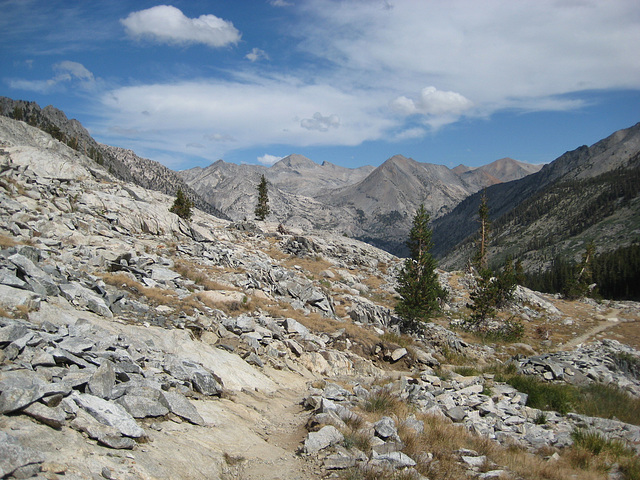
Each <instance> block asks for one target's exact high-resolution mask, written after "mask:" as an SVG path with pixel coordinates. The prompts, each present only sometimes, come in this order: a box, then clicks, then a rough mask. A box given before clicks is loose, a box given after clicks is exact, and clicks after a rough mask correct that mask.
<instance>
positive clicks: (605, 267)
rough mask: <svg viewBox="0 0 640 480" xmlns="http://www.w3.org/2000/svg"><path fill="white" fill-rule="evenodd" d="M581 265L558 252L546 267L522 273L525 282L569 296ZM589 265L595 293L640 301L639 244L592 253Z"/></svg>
mask: <svg viewBox="0 0 640 480" xmlns="http://www.w3.org/2000/svg"><path fill="white" fill-rule="evenodd" d="M580 268H581V263H577V262H575V261H574V260H570V259H567V258H565V257H562V256H560V255H558V256H556V258H554V259H553V262H552V263H551V266H550V267H549V268H548V269H547V270H545V271H538V272H534V273H527V274H525V275H524V285H525V286H526V287H528V288H531V289H532V290H537V291H540V292H546V293H560V294H562V295H564V296H568V297H572V296H573V295H572V283H573V282H574V281H575V280H574V279H575V278H576V276H577V275H578V273H579V272H580ZM590 268H591V280H592V284H595V288H596V290H595V291H594V292H593V293H594V294H595V295H599V296H602V297H604V298H608V299H612V300H640V244H633V245H629V246H626V247H620V248H618V249H616V250H613V251H611V252H605V253H601V254H599V255H595V256H594V257H593V261H592V264H591V266H590Z"/></svg>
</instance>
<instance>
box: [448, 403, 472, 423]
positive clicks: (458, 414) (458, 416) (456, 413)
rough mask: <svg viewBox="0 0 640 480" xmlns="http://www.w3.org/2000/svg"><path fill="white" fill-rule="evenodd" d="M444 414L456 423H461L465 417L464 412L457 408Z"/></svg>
mask: <svg viewBox="0 0 640 480" xmlns="http://www.w3.org/2000/svg"><path fill="white" fill-rule="evenodd" d="M445 414H446V415H447V417H449V418H450V419H451V420H453V421H454V422H456V423H459V422H462V421H463V420H464V418H465V417H466V416H467V414H466V412H465V411H464V410H463V409H462V408H461V407H458V406H456V407H453V408H450V409H448V410H446V411H445Z"/></svg>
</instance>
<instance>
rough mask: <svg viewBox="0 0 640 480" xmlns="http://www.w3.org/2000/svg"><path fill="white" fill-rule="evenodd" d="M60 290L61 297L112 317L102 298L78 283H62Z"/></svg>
mask: <svg viewBox="0 0 640 480" xmlns="http://www.w3.org/2000/svg"><path fill="white" fill-rule="evenodd" d="M60 291H61V292H62V296H63V297H65V298H66V299H67V300H69V301H70V302H72V303H74V304H76V305H78V306H80V307H84V308H87V309H88V310H90V311H92V312H93V313H97V314H98V315H102V316H104V317H107V318H111V317H113V313H112V312H111V310H109V307H108V306H107V303H106V302H105V301H104V299H103V298H102V297H100V296H99V295H97V294H96V293H94V292H93V291H91V290H89V289H88V288H86V287H83V286H82V285H80V284H79V283H76V282H73V283H64V284H62V285H60Z"/></svg>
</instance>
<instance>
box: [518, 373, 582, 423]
mask: <svg viewBox="0 0 640 480" xmlns="http://www.w3.org/2000/svg"><path fill="white" fill-rule="evenodd" d="M508 383H509V385H511V386H512V387H513V388H515V389H516V390H518V391H520V392H523V393H526V394H527V395H528V396H529V398H528V400H527V405H528V406H529V407H532V408H537V409H539V410H554V411H556V412H558V413H560V414H562V415H564V414H566V413H568V412H569V411H571V410H572V409H573V407H574V405H575V403H576V399H577V397H578V392H577V389H576V388H575V387H573V386H571V385H566V384H556V383H546V382H544V381H542V380H539V379H538V378H536V377H531V376H526V375H515V376H513V377H511V378H509V379H508Z"/></svg>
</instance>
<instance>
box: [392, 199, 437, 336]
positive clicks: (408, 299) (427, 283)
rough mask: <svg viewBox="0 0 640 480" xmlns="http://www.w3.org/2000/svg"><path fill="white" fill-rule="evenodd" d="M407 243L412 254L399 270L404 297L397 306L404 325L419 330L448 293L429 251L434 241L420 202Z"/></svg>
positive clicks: (399, 283) (399, 291)
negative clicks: (439, 300) (443, 287)
mask: <svg viewBox="0 0 640 480" xmlns="http://www.w3.org/2000/svg"><path fill="white" fill-rule="evenodd" d="M407 246H408V247H409V252H410V257H409V258H407V259H406V260H405V261H404V265H403V267H402V269H401V270H400V272H399V274H398V278H397V280H398V288H397V291H398V294H399V295H400V297H401V299H400V301H399V302H398V304H397V305H396V309H395V310H396V313H397V314H398V315H399V316H400V317H402V318H403V324H402V325H401V327H402V328H403V329H404V330H406V331H418V330H419V329H420V323H421V322H423V321H426V320H428V319H429V318H431V317H432V316H433V315H434V314H435V313H437V312H438V311H439V309H440V305H439V303H438V299H439V298H444V297H445V295H446V292H445V291H444V290H443V289H442V287H441V286H440V283H439V282H438V274H437V273H436V261H435V260H434V258H433V256H432V255H431V253H429V250H430V249H431V247H432V246H433V242H432V241H431V229H430V228H429V215H428V214H427V211H426V210H425V208H424V205H420V208H418V211H417V212H416V214H415V217H414V218H413V226H412V228H411V231H410V232H409V239H408V240H407Z"/></svg>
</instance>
